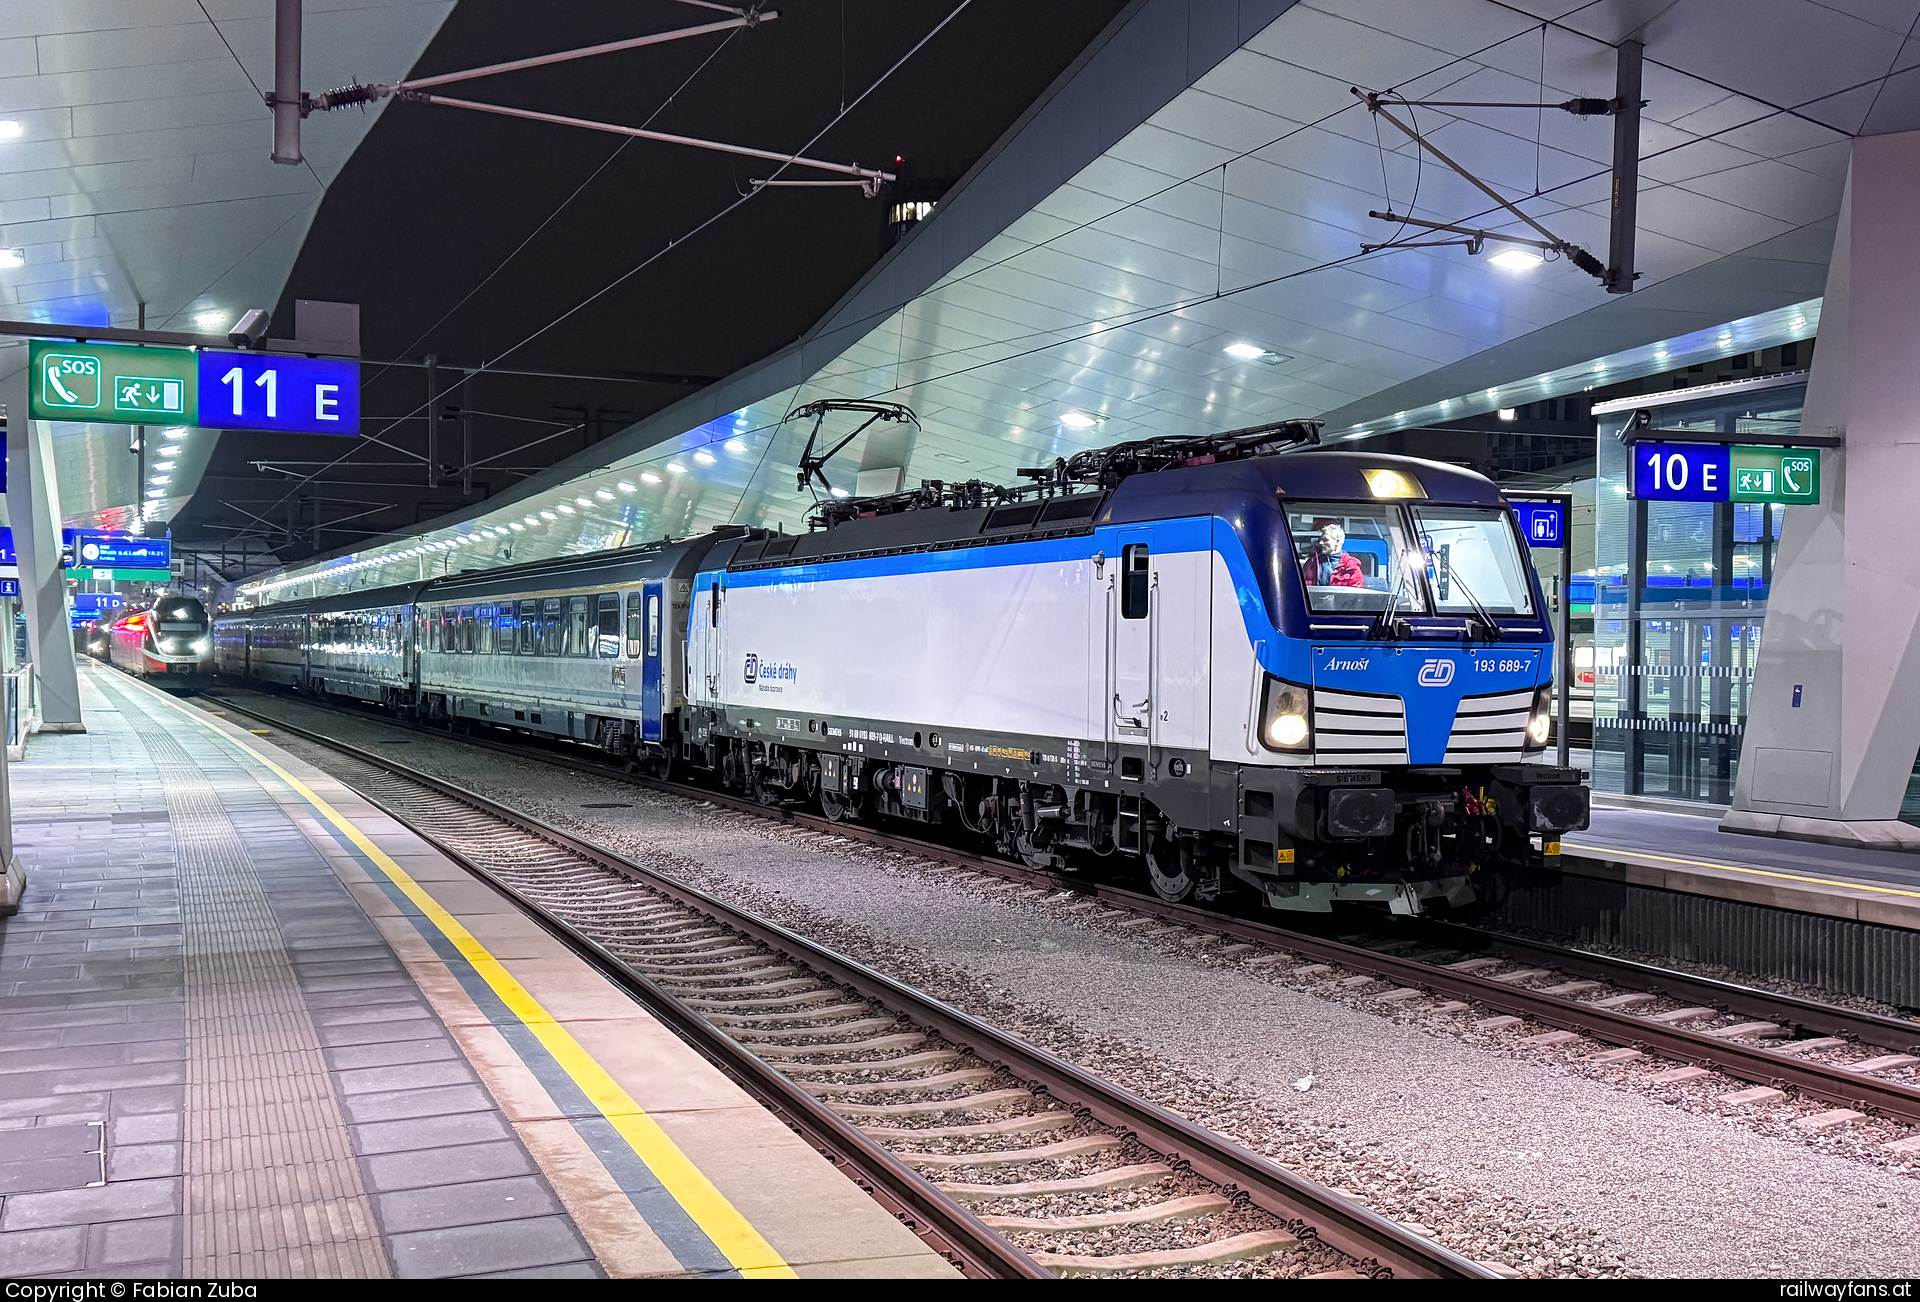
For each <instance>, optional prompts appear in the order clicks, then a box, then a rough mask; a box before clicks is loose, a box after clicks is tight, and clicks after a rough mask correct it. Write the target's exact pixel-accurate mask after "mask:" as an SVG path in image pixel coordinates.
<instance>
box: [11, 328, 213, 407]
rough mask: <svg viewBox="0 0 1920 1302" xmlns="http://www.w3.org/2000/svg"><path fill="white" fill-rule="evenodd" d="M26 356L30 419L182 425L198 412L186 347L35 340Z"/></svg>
mask: <svg viewBox="0 0 1920 1302" xmlns="http://www.w3.org/2000/svg"><path fill="white" fill-rule="evenodd" d="M27 357H28V366H29V368H30V371H29V373H30V375H31V384H30V386H29V397H28V408H29V414H30V415H31V416H32V417H33V418H34V419H35V420H77V421H104V422H109V423H113V424H121V425H143V424H150V423H151V424H160V423H163V422H172V423H176V424H184V423H191V421H192V420H193V418H194V415H195V413H196V412H197V411H198V410H199V403H198V401H197V394H196V392H195V390H196V388H197V381H198V368H197V366H196V365H195V362H194V353H193V351H192V350H191V349H187V348H125V347H116V346H114V345H111V344H66V343H55V342H51V341H48V340H44V339H34V340H30V341H29V342H28V344H27Z"/></svg>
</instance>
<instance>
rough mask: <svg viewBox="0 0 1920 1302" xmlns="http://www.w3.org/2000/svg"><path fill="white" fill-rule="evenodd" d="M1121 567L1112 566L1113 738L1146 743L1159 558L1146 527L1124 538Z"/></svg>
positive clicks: (1110, 715) (1110, 723)
mask: <svg viewBox="0 0 1920 1302" xmlns="http://www.w3.org/2000/svg"><path fill="white" fill-rule="evenodd" d="M1119 541H1120V556H1119V562H1120V563H1119V565H1118V566H1114V565H1113V564H1112V563H1111V562H1109V564H1108V570H1109V572H1110V573H1111V575H1112V579H1111V583H1110V586H1109V587H1108V589H1107V646H1108V657H1107V664H1108V678H1109V682H1108V705H1109V711H1108V719H1107V726H1108V728H1109V729H1110V734H1109V736H1110V739H1111V740H1113V741H1135V742H1138V743H1144V742H1145V741H1146V740H1147V738H1148V735H1149V729H1150V728H1151V726H1152V722H1153V688H1152V682H1153V596H1154V593H1153V556H1152V552H1151V550H1150V548H1149V547H1148V544H1147V531H1146V530H1145V529H1131V530H1127V531H1125V532H1123V533H1122V534H1121V535H1120V539H1119Z"/></svg>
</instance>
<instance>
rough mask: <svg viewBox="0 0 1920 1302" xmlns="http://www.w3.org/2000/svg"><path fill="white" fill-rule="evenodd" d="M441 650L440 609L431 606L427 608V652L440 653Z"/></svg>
mask: <svg viewBox="0 0 1920 1302" xmlns="http://www.w3.org/2000/svg"><path fill="white" fill-rule="evenodd" d="M439 649H440V607H438V606H429V607H428V608H427V650H429V651H438V650H439Z"/></svg>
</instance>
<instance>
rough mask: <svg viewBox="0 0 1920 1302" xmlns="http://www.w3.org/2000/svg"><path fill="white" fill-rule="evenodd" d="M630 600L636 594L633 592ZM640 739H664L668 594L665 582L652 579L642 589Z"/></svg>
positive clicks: (629, 598)
mask: <svg viewBox="0 0 1920 1302" xmlns="http://www.w3.org/2000/svg"><path fill="white" fill-rule="evenodd" d="M627 600H628V601H632V600H633V597H631V596H629V597H628V598H627ZM640 612H641V613H640V739H641V740H642V741H659V740H660V711H661V698H662V696H663V695H664V693H663V692H662V687H663V683H662V674H661V663H662V662H661V651H662V650H663V649H664V648H665V646H666V633H665V630H664V627H663V624H664V621H665V619H666V598H665V596H664V595H663V588H662V585H660V584H658V583H649V584H647V585H646V586H645V587H643V588H641V590H640Z"/></svg>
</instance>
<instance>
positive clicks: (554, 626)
mask: <svg viewBox="0 0 1920 1302" xmlns="http://www.w3.org/2000/svg"><path fill="white" fill-rule="evenodd" d="M566 605H567V603H566V602H565V601H563V600H562V599H561V598H559V597H542V598H541V599H540V628H539V630H538V631H539V637H538V638H537V639H536V640H537V641H538V642H539V644H540V654H541V655H543V656H557V655H561V654H564V650H565V648H563V647H562V646H561V640H562V634H561V629H562V628H564V627H565V626H566V618H567V616H566Z"/></svg>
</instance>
